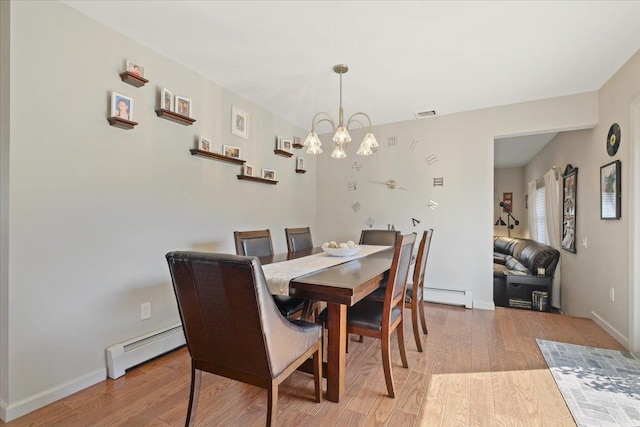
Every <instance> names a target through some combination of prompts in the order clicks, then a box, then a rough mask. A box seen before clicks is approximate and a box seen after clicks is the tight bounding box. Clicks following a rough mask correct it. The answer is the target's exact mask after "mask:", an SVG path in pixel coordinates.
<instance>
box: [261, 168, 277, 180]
mask: <svg viewBox="0 0 640 427" xmlns="http://www.w3.org/2000/svg"><path fill="white" fill-rule="evenodd" d="M262 179H269V180H271V181H273V180H275V179H276V171H274V170H272V169H262Z"/></svg>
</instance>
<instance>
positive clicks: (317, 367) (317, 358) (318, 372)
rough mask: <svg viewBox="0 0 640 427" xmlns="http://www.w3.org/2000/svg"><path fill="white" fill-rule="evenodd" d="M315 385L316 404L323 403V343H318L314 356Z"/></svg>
mask: <svg viewBox="0 0 640 427" xmlns="http://www.w3.org/2000/svg"><path fill="white" fill-rule="evenodd" d="M313 384H314V386H315V391H316V402H318V403H320V402H322V342H319V343H318V351H317V352H315V353H314V354H313Z"/></svg>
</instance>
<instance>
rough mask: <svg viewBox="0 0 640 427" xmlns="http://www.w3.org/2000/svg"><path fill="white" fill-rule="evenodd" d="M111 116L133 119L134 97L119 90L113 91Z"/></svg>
mask: <svg viewBox="0 0 640 427" xmlns="http://www.w3.org/2000/svg"><path fill="white" fill-rule="evenodd" d="M111 117H117V118H120V119H125V120H133V99H132V98H130V97H128V96H126V95H122V94H121V93H118V92H111Z"/></svg>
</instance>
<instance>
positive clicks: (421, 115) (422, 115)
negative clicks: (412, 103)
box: [414, 110, 436, 119]
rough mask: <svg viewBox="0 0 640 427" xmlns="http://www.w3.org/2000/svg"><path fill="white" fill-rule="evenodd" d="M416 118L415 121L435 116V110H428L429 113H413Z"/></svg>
mask: <svg viewBox="0 0 640 427" xmlns="http://www.w3.org/2000/svg"><path fill="white" fill-rule="evenodd" d="M414 114H415V116H416V119H426V118H427V117H433V116H435V115H436V110H429V111H419V112H417V113H414Z"/></svg>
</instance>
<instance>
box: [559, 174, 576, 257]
mask: <svg viewBox="0 0 640 427" xmlns="http://www.w3.org/2000/svg"><path fill="white" fill-rule="evenodd" d="M577 209H578V168H574V167H573V166H572V165H567V167H566V168H565V170H564V173H563V174H562V249H564V250H565V251H568V252H571V253H574V254H575V253H576V251H577V247H576V218H577V216H576V214H577Z"/></svg>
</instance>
